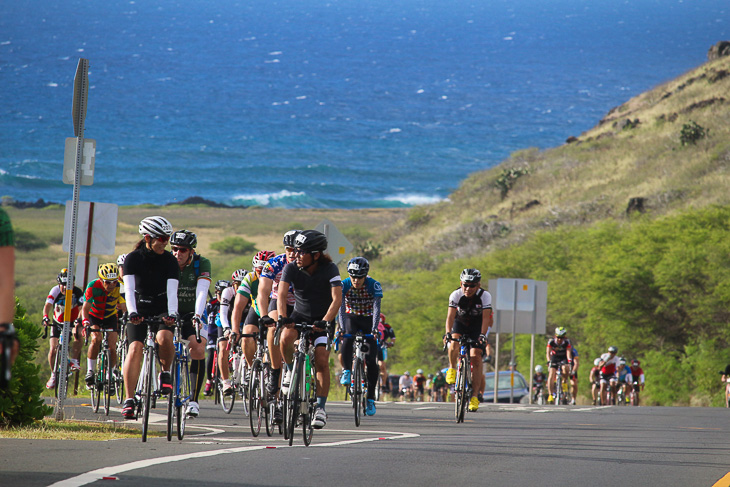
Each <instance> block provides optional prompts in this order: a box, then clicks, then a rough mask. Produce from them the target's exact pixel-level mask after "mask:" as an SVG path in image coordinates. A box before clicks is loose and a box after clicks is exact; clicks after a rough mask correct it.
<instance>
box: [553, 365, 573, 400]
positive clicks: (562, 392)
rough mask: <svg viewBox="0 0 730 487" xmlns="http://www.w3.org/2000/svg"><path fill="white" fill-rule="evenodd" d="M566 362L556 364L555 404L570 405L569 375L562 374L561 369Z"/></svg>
mask: <svg viewBox="0 0 730 487" xmlns="http://www.w3.org/2000/svg"><path fill="white" fill-rule="evenodd" d="M567 363H568V362H567V361H565V360H564V361H562V362H560V363H559V364H558V368H557V370H556V371H555V404H562V405H567V404H570V378H569V377H570V374H563V367H564V366H565V365H567Z"/></svg>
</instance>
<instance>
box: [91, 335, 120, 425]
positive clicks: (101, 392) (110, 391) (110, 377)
mask: <svg viewBox="0 0 730 487" xmlns="http://www.w3.org/2000/svg"><path fill="white" fill-rule="evenodd" d="M84 328H85V330H86V339H85V340H84V344H85V345H88V344H89V337H90V335H91V333H92V329H91V325H86V326H85V327H84ZM99 331H101V333H102V340H101V350H100V351H99V356H98V357H97V358H98V360H97V369H96V371H95V372H94V382H93V383H92V384H91V386H90V389H91V409H92V410H93V411H94V412H95V413H98V412H99V407H100V403H101V401H102V399H103V400H104V414H105V415H106V416H109V406H110V404H111V398H112V396H113V395H114V394H115V393H116V390H115V389H114V388H115V387H117V380H116V376H117V375H119V374H115V373H114V367H112V363H111V350H110V349H109V332H110V331H111V330H104V329H102V330H99V329H96V330H94V331H93V332H94V333H98V332H99Z"/></svg>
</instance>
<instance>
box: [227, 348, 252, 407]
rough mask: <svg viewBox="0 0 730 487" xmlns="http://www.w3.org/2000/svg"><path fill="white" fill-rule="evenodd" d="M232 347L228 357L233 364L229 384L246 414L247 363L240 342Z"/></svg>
mask: <svg viewBox="0 0 730 487" xmlns="http://www.w3.org/2000/svg"><path fill="white" fill-rule="evenodd" d="M233 348H234V351H233V352H232V353H231V355H230V357H229V361H230V363H231V364H232V365H233V370H232V371H231V386H232V387H233V394H234V395H236V396H237V397H239V398H240V399H241V400H240V402H241V405H242V406H243V415H244V416H248V406H249V404H248V384H246V383H245V382H246V374H247V372H248V365H247V364H246V359H245V358H244V356H243V350H242V349H241V345H240V343H239V344H238V345H236V346H235V347H233Z"/></svg>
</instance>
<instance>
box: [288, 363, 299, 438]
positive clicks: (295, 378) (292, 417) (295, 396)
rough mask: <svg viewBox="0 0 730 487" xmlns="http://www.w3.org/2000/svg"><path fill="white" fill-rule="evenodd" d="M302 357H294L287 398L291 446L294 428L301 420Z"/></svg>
mask: <svg viewBox="0 0 730 487" xmlns="http://www.w3.org/2000/svg"><path fill="white" fill-rule="evenodd" d="M301 361H302V360H301V358H300V357H299V356H297V357H296V358H295V359H294V368H293V370H292V377H291V383H290V384H289V398H288V400H287V403H288V406H289V409H288V411H287V415H288V416H287V418H286V421H287V426H288V427H289V446H292V444H293V443H294V429H295V428H296V427H297V421H298V420H299V413H300V411H301V396H300V389H301V387H300V384H299V383H300V382H301V380H302V377H301V373H302V372H301V370H300V369H301V367H300V365H299V363H300V362H301Z"/></svg>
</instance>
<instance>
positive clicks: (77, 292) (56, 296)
mask: <svg viewBox="0 0 730 487" xmlns="http://www.w3.org/2000/svg"><path fill="white" fill-rule="evenodd" d="M71 300H72V302H73V306H72V308H71V321H73V320H75V319H76V318H78V317H79V312H80V311H81V310H80V308H79V306H80V305H81V304H83V302H84V292H83V291H82V290H81V288H79V287H76V286H74V289H73V292H72V293H71ZM46 303H48V304H52V305H53V319H54V320H56V321H57V322H59V323H63V321H64V319H63V314H64V312H65V310H66V293H65V292H61V285H60V284H57V285H55V286H53V287H52V288H51V290H50V291H49V292H48V297H47V298H46Z"/></svg>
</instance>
